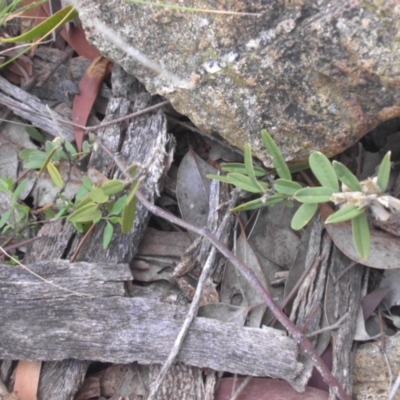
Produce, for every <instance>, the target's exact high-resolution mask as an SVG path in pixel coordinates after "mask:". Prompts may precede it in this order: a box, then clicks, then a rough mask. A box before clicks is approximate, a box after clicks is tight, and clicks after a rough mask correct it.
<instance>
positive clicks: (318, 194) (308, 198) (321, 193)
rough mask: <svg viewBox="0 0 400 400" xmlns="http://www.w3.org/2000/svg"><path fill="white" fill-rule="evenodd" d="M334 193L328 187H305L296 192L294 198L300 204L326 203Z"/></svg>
mask: <svg viewBox="0 0 400 400" xmlns="http://www.w3.org/2000/svg"><path fill="white" fill-rule="evenodd" d="M334 192H335V191H334V190H333V189H332V188H330V187H321V186H319V187H306V188H302V189H300V190H298V191H297V192H296V193H295V195H294V197H295V199H296V200H297V201H300V202H301V203H309V204H310V203H326V202H328V201H330V199H331V197H332V194H333V193H334Z"/></svg>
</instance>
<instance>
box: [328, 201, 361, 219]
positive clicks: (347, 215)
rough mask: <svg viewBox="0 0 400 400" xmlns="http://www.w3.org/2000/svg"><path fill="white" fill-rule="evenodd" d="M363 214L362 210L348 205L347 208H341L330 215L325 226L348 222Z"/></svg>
mask: <svg viewBox="0 0 400 400" xmlns="http://www.w3.org/2000/svg"><path fill="white" fill-rule="evenodd" d="M363 212H364V209H363V208H358V207H357V206H355V205H354V204H349V205H347V206H344V207H342V208H341V209H340V210H338V211H336V212H335V213H333V214H332V215H330V216H329V217H328V218H327V219H326V221H325V223H326V224H336V223H338V222H344V221H349V220H350V219H353V218H355V217H358V216H359V215H360V214H362V213H363Z"/></svg>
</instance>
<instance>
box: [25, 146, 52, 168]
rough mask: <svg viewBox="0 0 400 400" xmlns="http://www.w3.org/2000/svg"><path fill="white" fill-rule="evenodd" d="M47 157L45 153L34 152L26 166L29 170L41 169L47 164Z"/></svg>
mask: <svg viewBox="0 0 400 400" xmlns="http://www.w3.org/2000/svg"><path fill="white" fill-rule="evenodd" d="M46 159H47V155H46V153H44V152H43V151H38V150H34V151H33V152H31V154H29V161H28V162H27V163H26V164H25V168H27V169H40V168H42V167H43V164H44V163H45V162H46Z"/></svg>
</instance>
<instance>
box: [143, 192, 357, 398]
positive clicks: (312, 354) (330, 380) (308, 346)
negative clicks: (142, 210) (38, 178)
mask: <svg viewBox="0 0 400 400" xmlns="http://www.w3.org/2000/svg"><path fill="white" fill-rule="evenodd" d="M137 198H138V199H139V201H140V202H141V203H142V204H143V206H144V207H146V208H147V210H148V211H150V212H151V213H152V214H154V215H156V216H158V217H161V218H163V219H166V220H168V221H170V222H172V223H174V224H176V225H179V226H181V227H182V228H185V229H187V230H189V231H191V232H195V233H197V234H198V235H201V236H203V237H205V238H206V239H207V240H209V241H210V242H211V243H212V244H213V245H214V246H215V247H216V248H217V249H218V251H219V252H220V253H221V254H223V255H224V256H225V257H226V258H227V260H228V261H229V262H230V263H232V264H233V265H234V266H235V267H236V268H237V269H238V270H239V271H240V273H241V274H242V276H243V277H244V278H245V279H246V280H247V281H248V282H249V283H250V284H251V285H252V286H253V288H254V289H255V290H256V291H257V292H258V293H259V295H260V296H261V297H262V298H263V300H264V301H265V303H266V304H267V306H268V307H269V308H270V310H271V311H272V312H273V314H274V315H275V317H276V318H277V319H278V321H279V322H280V323H281V324H282V325H283V326H284V327H285V328H286V329H287V330H288V331H289V332H290V334H291V335H292V337H293V338H294V340H295V341H296V343H297V344H298V345H299V346H300V348H301V349H302V350H303V352H304V353H305V354H306V355H307V356H308V357H309V358H310V360H311V361H312V363H313V364H314V365H315V367H316V368H317V370H318V371H319V373H320V374H321V376H322V378H323V380H324V382H325V383H326V384H328V385H329V386H330V387H332V388H333V389H335V390H336V391H337V395H338V396H339V398H340V399H341V400H351V397H350V396H349V395H348V394H347V393H346V391H345V390H344V388H343V386H342V385H341V384H340V382H339V381H338V380H337V379H336V378H335V377H334V376H333V375H332V373H331V371H330V370H329V368H328V367H327V366H326V364H325V363H324V361H323V360H322V359H321V357H320V356H319V354H318V353H317V352H316V350H315V348H314V346H313V345H312V343H311V342H310V341H309V340H308V338H307V337H306V336H305V335H304V334H303V333H302V332H301V331H300V330H299V328H298V327H297V326H296V325H295V324H294V323H293V322H292V321H291V320H290V319H289V318H288V317H287V316H286V315H285V314H284V313H283V311H282V310H281V309H280V308H279V306H278V305H277V304H276V303H275V302H274V301H273V299H272V298H271V296H270V295H269V294H268V292H267V291H266V290H265V289H264V286H263V285H262V284H261V282H260V281H259V280H258V278H257V276H256V275H255V274H254V272H253V271H252V270H250V269H249V268H248V267H247V266H246V265H245V264H244V263H243V262H242V261H240V260H239V259H238V258H237V257H236V256H234V255H233V254H232V253H231V252H230V251H229V250H228V249H227V248H226V247H225V246H224V245H222V244H221V243H220V242H219V240H218V239H217V238H216V237H215V236H214V235H213V234H212V233H211V232H210V231H209V230H208V229H206V228H199V227H197V226H194V225H192V224H190V223H188V222H186V221H184V220H182V219H180V218H178V217H176V216H175V215H173V214H171V213H170V212H168V211H165V210H163V209H161V208H159V207H157V206H156V205H154V204H152V203H151V202H150V201H148V200H147V199H146V197H145V196H144V195H143V194H142V193H141V192H140V191H138V192H137Z"/></svg>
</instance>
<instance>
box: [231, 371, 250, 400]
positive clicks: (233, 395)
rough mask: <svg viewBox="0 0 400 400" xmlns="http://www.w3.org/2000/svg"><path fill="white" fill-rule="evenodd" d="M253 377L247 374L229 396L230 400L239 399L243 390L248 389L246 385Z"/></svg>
mask: <svg viewBox="0 0 400 400" xmlns="http://www.w3.org/2000/svg"><path fill="white" fill-rule="evenodd" d="M252 379H253V377H252V376H246V378H244V379H243V382H242V383H241V384H240V385H239V387H238V388H237V389H236V390H235V392H234V393H233V394H232V396H231V397H230V398H229V400H237V399H238V397H239V396H240V394H241V393H242V392H243V390H244V389H246V386H247V385H248V384H249V382H250V381H251V380H252Z"/></svg>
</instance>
